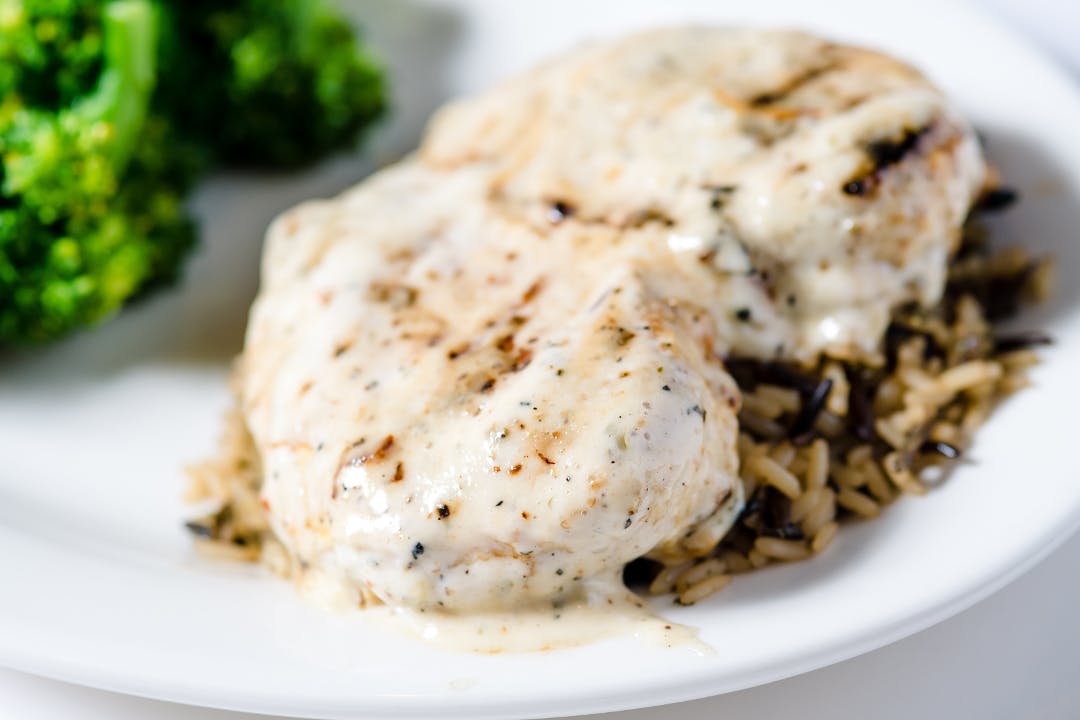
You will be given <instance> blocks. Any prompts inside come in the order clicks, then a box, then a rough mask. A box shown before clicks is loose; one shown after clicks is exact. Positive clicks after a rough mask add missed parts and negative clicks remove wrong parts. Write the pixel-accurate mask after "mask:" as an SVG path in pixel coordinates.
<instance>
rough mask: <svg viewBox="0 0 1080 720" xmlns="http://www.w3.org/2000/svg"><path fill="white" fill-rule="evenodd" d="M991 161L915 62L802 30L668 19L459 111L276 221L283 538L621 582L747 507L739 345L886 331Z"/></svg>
mask: <svg viewBox="0 0 1080 720" xmlns="http://www.w3.org/2000/svg"><path fill="white" fill-rule="evenodd" d="M984 173H985V168H984V165H983V161H982V158H981V155H980V152H979V148H978V144H977V142H976V140H975V138H974V135H973V133H972V131H971V129H970V128H969V127H968V125H967V124H966V123H965V122H964V121H963V120H962V119H960V118H959V117H958V115H957V114H956V113H955V112H954V111H953V110H952V108H951V107H950V106H949V105H948V103H947V102H946V100H945V99H944V98H943V96H942V95H941V93H940V92H939V91H938V90H937V89H935V88H934V87H933V86H932V85H931V84H929V83H928V82H927V81H926V80H925V79H924V78H923V77H922V76H921V75H919V74H918V73H917V72H915V71H914V70H912V69H911V68H910V67H908V66H906V65H903V64H901V63H899V62H897V61H895V60H892V59H889V58H886V57H884V56H881V55H878V54H876V53H871V52H867V51H864V50H859V49H853V48H848V47H842V46H838V45H834V44H830V43H827V42H825V41H822V40H819V39H817V38H814V37H811V36H808V35H804V34H799V33H778V32H760V31H737V30H723V29H703V28H689V29H673V30H664V31H657V32H651V33H647V34H643V35H637V36H632V37H630V38H627V39H623V40H619V41H615V42H612V43H606V44H599V45H594V46H591V47H588V48H585V49H582V50H579V51H577V52H575V53H572V54H570V55H567V56H566V57H564V58H562V59H559V60H556V61H554V62H552V63H549V64H547V65H545V66H543V67H541V68H539V69H537V70H535V71H533V72H531V73H529V74H526V75H524V76H522V77H518V78H515V79H514V80H512V81H509V82H507V83H505V84H503V85H502V86H500V87H497V88H495V89H494V90H492V91H490V92H488V93H486V94H484V95H481V96H479V97H476V98H472V99H468V100H464V101H462V102H459V103H456V104H453V105H451V106H449V107H447V108H446V109H444V110H443V111H442V112H441V113H440V114H439V115H438V116H437V118H436V119H435V121H434V122H433V124H432V126H431V128H430V129H429V132H428V134H427V137H426V139H425V141H424V143H423V145H422V147H421V149H420V151H419V153H418V154H417V155H416V156H415V157H413V158H409V159H407V160H405V161H403V162H401V163H399V164H398V165H396V166H393V167H391V168H388V169H386V170H384V171H382V172H380V173H378V174H377V175H375V176H374V177H372V178H370V179H369V180H367V181H366V182H364V183H363V184H361V185H360V186H358V187H357V188H355V189H353V190H351V191H349V192H347V193H346V194H345V195H343V196H342V197H340V198H338V199H336V200H333V201H328V202H314V203H308V204H306V205H303V206H301V207H299V208H296V209H294V210H292V211H290V212H288V213H286V214H285V215H284V216H282V217H281V218H279V219H278V220H277V221H276V222H275V224H274V226H273V227H272V229H271V231H270V234H269V238H268V244H267V249H266V254H265V258H264V266H263V285H262V290H261V292H260V295H259V297H258V299H257V301H256V303H255V305H254V308H253V310H252V315H251V322H250V326H249V330H248V336H247V343H246V347H245V350H244V355H243V361H242V367H241V370H242V387H241V393H240V394H241V403H242V408H243V411H244V414H245V417H246V420H247V422H248V425H249V427H250V429H251V431H252V434H253V437H254V438H255V442H256V445H257V447H258V449H259V451H260V454H261V457H262V460H263V466H264V468H265V472H266V477H265V483H264V489H263V495H264V499H265V501H266V504H267V506H268V507H269V513H270V517H271V521H272V524H273V527H274V529H275V531H276V533H277V534H278V535H279V536H280V537H281V539H282V541H283V542H284V543H285V545H286V546H287V548H288V549H289V550H290V551H291V552H292V553H293V554H294V555H295V556H296V557H297V559H298V560H299V561H300V563H301V565H302V566H304V567H309V568H312V569H313V570H317V573H318V574H319V576H321V577H329V578H333V579H334V582H337V583H340V584H342V585H343V586H344V587H346V588H348V589H350V591H351V592H353V593H357V594H358V596H359V597H360V598H366V599H375V598H377V599H378V600H380V601H382V602H384V603H386V604H388V605H391V606H395V607H404V608H412V609H417V610H422V611H433V612H437V611H446V612H451V613H477V612H490V611H507V610H514V609H517V608H523V607H525V608H534V609H535V608H537V607H544V606H547V607H551V606H552V605H553V606H556V607H560V606H565V605H567V604H568V603H569V604H573V603H581V602H586V603H587V602H588V601H589V598H590V597H605V598H611V597H614V596H615V595H616V594H617V592H616V590H615V588H616V587H617V586H618V574H619V572H620V570H621V568H622V566H623V565H624V564H625V563H626V562H628V561H630V560H632V559H634V558H636V557H639V556H641V555H644V554H647V553H649V552H653V553H657V554H671V553H672V552H674V551H675V548H677V544H678V541H679V540H680V539H681V538H682V537H684V536H686V535H687V534H688V533H689V532H692V531H693V530H694V528H696V527H698V526H699V525H701V524H702V523H703V522H706V521H709V520H710V519H712V522H713V524H714V525H716V524H717V522H718V521H717V520H716V518H721V520H722V523H721V524H724V525H725V526H726V525H727V524H729V523H730V519H731V518H732V517H733V516H734V514H735V512H736V511H737V510H738V507H739V506H740V504H741V484H740V483H739V481H738V477H737V456H736V452H735V438H736V434H737V429H738V428H737V421H736V413H737V411H738V405H739V399H738V392H737V389H736V387H735V386H734V383H733V382H732V380H731V378H730V377H729V376H728V375H727V373H726V372H725V371H724V368H723V364H722V357H723V356H725V355H727V354H730V353H735V354H742V355H751V356H757V357H763V358H774V357H782V358H796V359H809V358H813V357H814V356H816V355H817V354H818V353H820V352H822V351H823V350H828V351H830V352H832V353H834V354H849V355H858V354H859V353H863V352H867V351H870V350H872V349H873V348H874V347H876V345H877V343H878V340H879V338H880V336H881V334H882V332H883V331H884V328H885V325H886V323H887V319H888V315H889V312H890V310H891V309H892V308H893V307H894V306H895V305H897V304H898V303H902V302H907V301H911V300H917V301H920V302H924V303H933V302H935V301H936V300H937V299H938V298H939V297H940V294H941V292H942V288H943V282H944V271H945V263H946V260H947V257H948V255H949V253H950V252H951V250H952V249H953V248H954V247H955V245H956V242H957V238H958V234H959V229H960V226H961V223H962V222H963V219H964V217H965V216H966V214H967V210H968V208H969V205H970V203H971V202H972V199H973V197H974V195H975V194H976V193H977V191H978V190H979V188H980V186H981V184H982V182H983V176H984ZM718 529H719V530H722V529H723V528H722V527H721V528H718ZM605 602H606V601H605Z"/></svg>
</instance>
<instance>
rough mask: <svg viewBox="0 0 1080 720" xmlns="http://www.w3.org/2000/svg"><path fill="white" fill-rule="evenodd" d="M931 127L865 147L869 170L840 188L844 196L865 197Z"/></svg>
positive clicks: (907, 132)
mask: <svg viewBox="0 0 1080 720" xmlns="http://www.w3.org/2000/svg"><path fill="white" fill-rule="evenodd" d="M932 128H933V125H932V124H931V125H927V126H925V127H922V128H919V129H916V130H910V129H908V130H905V131H904V132H903V134H902V135H901V136H900V137H899V138H895V139H886V140H875V141H873V142H871V143H869V144H867V146H866V147H865V152H866V156H867V160H868V161H869V164H870V169H869V170H867V171H865V172H864V173H863V174H862V175H860V176H859V177H855V178H852V179H851V180H848V181H847V182H845V183H844V184H843V185H842V186H841V190H842V191H843V192H844V194H845V195H851V196H853V197H865V196H866V195H869V194H870V193H872V192H873V191H874V189H875V188H877V186H878V185H880V184H881V176H882V175H883V174H884V173H885V172H886V171H887V170H888V169H889V168H890V167H892V166H893V165H897V164H899V163H901V162H903V161H904V159H905V158H907V156H908V155H909V154H911V153H912V152H913V151H915V150H916V149H917V148H918V146H919V142H920V141H921V140H922V139H923V137H925V136H926V135H927V133H929V132H930V130H931V129H932Z"/></svg>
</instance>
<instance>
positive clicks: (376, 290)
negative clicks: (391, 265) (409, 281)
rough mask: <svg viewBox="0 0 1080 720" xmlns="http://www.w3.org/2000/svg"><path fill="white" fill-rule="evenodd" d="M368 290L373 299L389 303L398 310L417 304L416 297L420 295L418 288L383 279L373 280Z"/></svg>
mask: <svg viewBox="0 0 1080 720" xmlns="http://www.w3.org/2000/svg"><path fill="white" fill-rule="evenodd" d="M368 290H369V291H370V293H371V299H372V300H374V301H375V302H380V303H387V304H389V305H390V307H392V308H394V309H396V310H400V309H401V308H407V307H412V306H413V305H415V304H416V298H417V297H418V296H419V292H418V291H417V290H416V288H413V287H409V286H408V285H402V284H401V283H395V282H386V281H383V280H375V281H373V282H372V283H371V285H370V286H369V287H368Z"/></svg>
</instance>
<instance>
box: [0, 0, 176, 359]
mask: <svg viewBox="0 0 1080 720" xmlns="http://www.w3.org/2000/svg"><path fill="white" fill-rule="evenodd" d="M93 4H94V3H79V2H62V1H58V0H54V1H52V2H26V3H19V2H16V3H11V2H4V3H3V4H2V5H0V24H2V25H3V33H2V34H3V35H4V37H5V40H6V42H5V45H4V47H3V48H2V55H0V68H3V70H2V71H0V77H2V78H3V79H4V81H5V83H4V86H3V87H2V88H0V93H2V94H3V97H4V101H3V104H2V105H0V159H2V163H3V178H2V183H0V344H16V343H23V342H40V341H45V340H51V339H53V338H56V337H60V336H61V335H63V334H65V333H67V332H69V331H71V330H73V329H75V328H78V327H81V326H84V325H92V324H94V323H96V322H98V321H100V320H102V319H103V318H106V317H108V316H109V315H111V314H113V313H114V312H116V310H117V309H119V308H120V307H121V306H122V305H123V303H124V302H125V301H126V300H128V299H129V298H130V297H131V296H132V295H134V294H135V293H136V292H137V291H138V290H139V289H140V288H141V287H143V286H144V285H145V284H147V283H149V282H152V281H153V280H154V279H155V278H156V277H167V276H168V275H169V274H171V273H173V272H174V270H175V268H174V266H175V265H176V263H177V259H178V258H179V257H180V256H181V255H182V254H183V253H184V251H186V250H187V248H189V247H190V246H191V244H192V241H193V237H194V234H193V226H192V224H191V222H190V220H188V218H187V217H186V215H185V214H184V212H183V209H182V205H183V193H184V191H186V189H187V186H188V184H189V180H190V178H185V177H183V176H182V174H178V173H177V172H176V163H174V162H172V161H164V162H163V161H162V159H161V158H160V157H157V156H155V151H154V149H153V148H152V146H150V145H149V144H147V143H146V142H145V140H146V135H147V130H148V125H149V126H150V127H151V128H153V131H154V132H157V133H159V134H160V133H163V132H169V131H168V130H167V128H168V123H166V122H165V121H164V120H162V119H160V118H153V119H149V107H150V101H151V97H152V92H153V89H154V80H155V75H154V66H155V57H156V43H155V37H156V32H155V29H154V28H155V18H154V12H155V11H154V8H153V6H152V5H151V3H150V2H149V0H120V1H118V2H111V3H109V4H107V5H105V6H100V4H99V12H98V16H97V18H94V17H93V16H92V15H87V12H88V11H87V9H86V8H87V6H90V5H93ZM76 6H79V8H78V10H76V14H75V15H74V17H76V18H77V19H79V20H80V21H85V22H86V27H87V28H88V32H87V33H85V34H83V35H82V36H80V38H86V37H93V38H96V39H94V40H92V41H85V40H82V41H80V40H78V39H77V40H72V36H71V35H70V34H68V33H70V30H71V27H70V26H65V25H64V22H63V21H64V19H65V17H71V15H65V13H66V12H67V11H68V10H69V9H75V8H76ZM39 10H40V14H35V11H39ZM91 10H92V8H91ZM42 18H44V19H42ZM95 19H96V20H97V21H98V22H99V23H100V24H99V25H98V26H95V25H94V23H93V20H95ZM54 27H55V28H57V32H56V33H55V34H54V33H53V31H52V28H54ZM42 28H46V30H45V31H44V32H43V30H42ZM65 31H67V32H65ZM68 40H72V41H73V42H74V46H75V47H76V48H78V50H79V52H77V53H76V55H75V57H76V58H77V59H78V61H79V65H80V67H76V66H75V65H73V66H70V67H69V68H68V69H70V70H71V72H70V73H67V74H65V75H64V77H65V81H64V87H63V88H62V89H59V90H53V91H52V92H50V91H49V90H47V89H45V87H46V86H47V84H48V83H45V82H43V80H42V77H41V68H55V67H56V66H57V61H56V59H55V58H56V56H57V55H58V50H57V48H56V47H55V45H56V43H57V42H58V41H60V42H65V41H68ZM87 47H98V48H99V53H98V54H99V58H100V59H99V63H100V69H99V71H98V72H97V73H96V75H97V81H96V87H94V88H92V91H91V92H89V93H87V94H82V95H80V94H79V93H80V91H81V90H82V89H83V87H82V86H84V85H85V83H86V81H87V78H88V75H87V74H86V73H85V72H84V71H83V70H82V67H81V66H82V65H86V66H89V65H90V64H92V63H89V61H88V59H87V58H86V52H85V50H86V48H87ZM27 58H30V59H33V60H36V61H37V62H26V61H25V59H27ZM26 99H34V100H36V101H37V102H38V103H40V104H34V105H31V104H28V103H27V102H26ZM54 103H61V107H59V108H58V109H57V108H54V107H52V105H53V104H54ZM136 179H138V181H136Z"/></svg>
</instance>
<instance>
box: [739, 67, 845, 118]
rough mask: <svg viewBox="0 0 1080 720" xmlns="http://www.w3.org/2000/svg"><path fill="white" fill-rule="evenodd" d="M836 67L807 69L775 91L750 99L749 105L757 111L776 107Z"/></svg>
mask: <svg viewBox="0 0 1080 720" xmlns="http://www.w3.org/2000/svg"><path fill="white" fill-rule="evenodd" d="M836 67H837V64H836V63H835V62H830V63H826V64H825V65H818V66H817V67H809V68H806V70H805V71H804V72H802V73H800V74H798V75H795V76H794V77H792V78H790V79H789V80H788V81H787V82H786V83H784V84H783V85H781V86H780V87H778V88H774V89H773V90H768V91H766V92H763V93H760V94H758V95H755V96H754V97H752V98H750V100H749V101H748V104H749V106H750V107H752V108H755V109H761V108H765V107H768V106H770V105H775V104H776V103H778V102H780V101H782V100H783V99H784V98H786V97H787V96H788V95H791V94H792V93H794V92H795V91H797V90H798V89H799V88H801V87H803V86H804V85H807V84H809V83H811V82H813V81H814V80H817V79H818V78H820V77H822V76H823V75H826V74H828V73H830V72H832V71H833V70H835V69H836Z"/></svg>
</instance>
